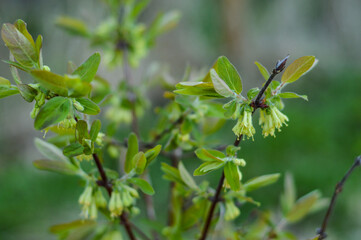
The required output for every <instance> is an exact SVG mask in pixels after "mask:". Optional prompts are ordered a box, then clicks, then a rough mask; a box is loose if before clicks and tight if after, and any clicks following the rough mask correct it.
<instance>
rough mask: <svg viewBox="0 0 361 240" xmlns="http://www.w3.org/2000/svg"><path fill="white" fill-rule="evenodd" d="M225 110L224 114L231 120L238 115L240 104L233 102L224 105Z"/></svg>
mask: <svg viewBox="0 0 361 240" xmlns="http://www.w3.org/2000/svg"><path fill="white" fill-rule="evenodd" d="M223 108H224V109H225V110H226V111H225V112H224V116H225V117H226V118H230V117H232V116H233V115H234V114H235V113H236V111H237V108H238V103H237V101H236V100H232V101H231V102H228V103H226V104H224V105H223Z"/></svg>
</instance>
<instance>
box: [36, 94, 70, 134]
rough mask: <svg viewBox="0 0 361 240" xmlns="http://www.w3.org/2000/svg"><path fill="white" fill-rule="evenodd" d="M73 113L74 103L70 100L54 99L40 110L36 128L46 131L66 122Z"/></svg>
mask: <svg viewBox="0 0 361 240" xmlns="http://www.w3.org/2000/svg"><path fill="white" fill-rule="evenodd" d="M71 111H72V102H71V101H70V99H68V98H64V97H54V98H52V99H50V100H49V101H48V102H47V103H45V105H44V106H42V107H41V108H40V111H39V113H38V115H37V116H36V118H35V122H34V127H35V129H37V130H41V129H44V128H46V127H49V126H50V125H53V124H55V123H58V122H60V121H62V120H64V119H65V118H66V117H67V116H68V114H69V113H71Z"/></svg>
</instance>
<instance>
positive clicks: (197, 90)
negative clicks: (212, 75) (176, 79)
mask: <svg viewBox="0 0 361 240" xmlns="http://www.w3.org/2000/svg"><path fill="white" fill-rule="evenodd" d="M176 88H177V90H175V91H174V92H175V93H178V94H183V95H195V96H205V97H212V98H223V96H222V95H220V94H218V93H217V92H216V91H215V89H214V86H213V83H211V82H180V83H178V84H177V85H176Z"/></svg>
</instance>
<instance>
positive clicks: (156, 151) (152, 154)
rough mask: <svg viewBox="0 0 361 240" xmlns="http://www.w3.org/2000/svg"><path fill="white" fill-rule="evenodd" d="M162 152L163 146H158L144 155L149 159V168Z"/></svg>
mask: <svg viewBox="0 0 361 240" xmlns="http://www.w3.org/2000/svg"><path fill="white" fill-rule="evenodd" d="M161 150H162V145H157V146H155V147H154V148H152V149H149V150H148V151H146V152H145V153H144V155H145V157H146V158H147V166H148V165H149V164H150V163H151V162H152V161H153V160H154V159H155V158H156V157H157V156H158V155H159V153H160V151H161Z"/></svg>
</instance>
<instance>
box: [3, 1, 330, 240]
mask: <svg viewBox="0 0 361 240" xmlns="http://www.w3.org/2000/svg"><path fill="white" fill-rule="evenodd" d="M106 2H107V4H108V6H109V7H110V9H111V11H110V13H111V14H110V16H109V19H107V20H105V21H104V22H103V23H101V24H100V25H99V26H98V27H97V28H96V29H95V30H94V31H91V30H90V29H89V28H88V27H86V25H85V24H84V23H83V22H82V21H80V20H77V19H73V18H70V17H60V18H59V19H58V20H57V24H58V25H59V26H61V27H62V28H65V29H66V30H68V31H69V32H71V33H73V34H76V35H80V36H83V37H86V38H88V39H89V40H90V43H91V45H92V46H99V47H101V48H102V49H103V50H104V54H105V59H106V61H105V62H106V63H107V65H108V66H123V67H124V79H122V81H121V82H120V84H119V87H118V88H117V89H115V90H113V89H111V87H110V84H109V83H108V81H107V80H105V79H104V78H102V77H101V76H99V75H98V74H97V70H98V67H99V65H100V62H101V56H100V54H99V53H94V54H93V55H91V56H90V57H89V58H88V59H87V60H85V61H84V62H83V63H82V64H81V65H80V66H76V65H75V64H74V63H72V62H69V67H68V72H67V73H65V74H61V75H60V74H56V73H54V72H52V71H51V69H50V67H49V66H47V65H44V63H43V59H42V37H41V36H38V37H37V39H36V41H34V40H33V37H32V36H31V34H30V33H29V32H28V31H27V29H26V24H25V23H24V22H23V21H22V20H17V21H16V22H15V23H14V24H10V23H5V24H4V25H3V27H2V30H1V35H2V39H3V41H4V42H5V45H6V46H7V47H8V48H9V50H10V59H9V60H8V61H7V63H8V64H9V66H10V70H11V73H12V77H13V81H14V83H15V85H11V83H10V81H9V80H7V79H5V78H0V98H3V97H7V96H11V95H15V94H20V95H21V96H22V98H23V99H24V100H25V101H27V102H33V103H34V108H33V110H32V112H31V114H30V115H31V117H32V118H33V119H34V128H35V129H37V130H41V131H44V133H47V132H49V135H50V136H49V135H47V136H46V138H47V141H44V140H41V139H39V138H37V139H36V140H35V145H36V147H37V148H38V150H39V151H40V152H41V153H42V154H43V155H44V157H45V158H46V159H41V160H36V161H34V165H35V167H37V168H38V169H41V170H47V171H53V172H57V173H61V174H67V175H75V176H78V177H79V178H80V179H81V183H82V188H83V190H82V193H81V194H80V196H79V199H78V202H79V204H80V205H81V217H82V220H76V221H74V222H71V223H65V224H60V225H56V226H53V227H52V228H51V231H52V232H53V233H55V234H57V235H58V236H59V239H85V238H86V237H91V239H103V240H105V239H122V236H123V235H126V234H127V235H128V236H129V237H130V239H135V236H134V233H132V231H133V230H132V228H133V227H134V225H133V227H132V224H130V223H129V219H131V218H132V217H133V216H136V215H138V214H140V209H139V208H138V207H137V199H139V198H145V199H148V200H149V196H145V195H144V196H143V195H141V193H140V192H139V190H140V191H141V192H143V193H144V194H147V195H153V194H154V193H155V190H154V189H153V187H152V186H151V181H150V179H149V175H148V173H147V172H148V171H147V169H148V167H149V165H150V164H153V163H154V160H155V159H156V158H157V157H158V155H163V156H164V157H168V158H170V159H172V161H171V164H167V163H166V162H165V161H163V162H162V163H161V169H162V171H163V172H164V175H163V178H164V179H166V180H168V181H170V182H171V183H172V184H171V189H170V192H171V197H170V201H169V203H170V212H169V216H168V217H169V219H168V223H167V224H164V223H161V222H160V221H158V222H157V223H159V225H160V226H161V227H160V228H155V229H156V230H159V231H158V234H156V235H155V236H157V237H159V236H162V237H164V238H165V239H182V238H186V237H188V238H194V236H196V237H201V238H202V237H205V236H200V235H199V233H200V232H201V230H202V229H203V225H204V222H205V221H206V220H207V218H208V219H209V209H210V206H211V204H213V203H214V204H217V203H218V205H219V213H217V214H216V215H215V216H214V219H213V221H212V223H213V224H214V225H215V224H217V226H218V225H219V224H220V225H224V226H226V227H225V228H224V229H223V230H217V231H214V232H213V235H214V236H215V237H216V238H218V239H226V238H227V239H263V238H264V237H266V236H268V237H267V238H269V239H294V236H293V235H292V234H291V233H288V232H286V231H284V229H283V228H284V226H285V225H286V224H287V223H294V222H297V221H299V220H300V219H302V218H303V217H304V216H306V214H308V213H310V212H312V211H315V210H316V209H319V208H320V207H321V206H322V205H324V202H325V200H323V199H320V194H319V193H318V192H317V191H314V192H311V193H309V194H308V195H306V196H304V197H302V198H300V199H298V200H297V201H296V192H295V187H294V184H293V181H292V177H291V176H289V175H287V176H286V178H285V191H284V193H283V195H282V197H281V205H282V214H281V216H282V217H281V219H279V215H278V214H276V213H271V212H268V211H265V212H261V213H259V214H258V218H257V219H256V220H255V221H253V222H250V223H247V224H245V226H244V228H241V229H239V228H229V227H230V226H232V222H231V220H234V219H236V218H237V217H238V216H239V215H240V213H241V210H240V209H241V207H242V205H243V204H246V203H251V204H254V205H255V206H259V205H260V203H259V202H257V201H255V200H254V199H252V198H251V197H250V196H249V193H250V192H252V191H254V190H257V189H259V188H261V187H265V186H267V185H270V184H272V183H274V182H276V181H277V180H278V178H279V177H280V174H278V173H275V174H267V175H263V176H257V177H255V178H252V179H249V180H246V181H244V180H243V179H242V171H241V169H245V166H246V160H245V159H243V158H240V157H238V152H239V151H240V147H238V143H239V141H240V140H241V139H242V137H243V136H247V138H252V139H254V138H255V136H256V130H255V128H254V121H253V118H254V112H255V111H256V109H260V115H259V125H260V126H261V128H262V134H263V136H264V137H267V136H274V137H275V133H276V130H278V131H280V129H281V127H282V126H284V125H286V126H287V122H288V121H289V119H288V117H287V116H286V115H285V114H284V113H282V112H281V111H282V110H283V108H284V103H283V99H286V98H303V99H305V100H307V97H306V96H304V95H298V94H296V93H293V92H283V89H284V87H286V86H287V85H288V84H290V83H292V82H294V81H296V80H298V79H299V78H300V77H301V76H302V75H304V74H305V73H307V72H308V71H309V70H310V69H311V68H312V67H313V66H314V65H315V64H316V62H317V61H316V59H315V57H314V56H305V57H301V58H298V59H297V60H295V61H294V62H293V63H292V64H290V65H289V67H287V68H286V69H285V70H284V73H283V75H282V78H281V81H276V80H273V81H272V79H273V77H275V76H276V75H277V74H279V73H280V72H281V71H282V70H283V68H284V65H285V62H286V60H287V58H288V57H287V58H286V59H284V60H283V61H281V62H278V63H277V65H276V67H275V68H274V69H273V70H272V72H271V74H270V73H269V72H268V70H267V69H266V68H265V67H264V66H262V65H261V64H260V63H258V62H256V65H257V67H258V69H259V70H260V72H261V74H262V76H263V77H264V78H265V80H266V82H265V84H264V85H263V87H262V89H259V88H252V89H250V90H249V91H248V92H247V93H246V94H243V95H242V92H243V87H242V79H241V76H240V75H239V73H238V72H237V70H236V68H235V67H234V66H233V65H232V64H231V63H230V61H229V60H228V59H227V58H226V57H223V56H222V57H219V58H218V60H217V61H216V62H215V64H214V65H213V67H212V68H211V69H210V71H209V72H208V73H207V75H206V76H205V77H202V78H201V79H202V80H201V81H192V79H190V78H189V75H186V76H185V78H184V79H183V81H182V82H180V83H178V84H177V85H176V86H175V88H174V87H170V88H169V87H168V89H167V91H165V94H164V96H165V97H166V98H167V99H168V100H169V103H168V104H167V105H166V106H164V107H157V108H156V112H157V113H158V115H159V118H158V123H157V125H156V126H155V127H154V130H153V131H152V132H149V133H142V134H139V129H138V128H137V124H136V123H137V121H138V118H140V117H142V116H143V113H144V111H145V108H146V107H148V106H149V104H147V102H148V101H147V99H146V96H145V92H146V89H147V87H149V85H147V84H142V86H141V87H134V85H132V82H131V79H130V76H129V73H127V72H129V71H131V70H130V69H129V68H127V66H128V63H130V65H131V66H133V67H136V66H138V64H139V61H140V60H141V59H142V58H143V57H144V56H145V55H146V53H147V52H148V50H149V49H150V47H151V46H152V45H153V44H154V42H155V38H156V37H157V36H158V35H160V34H161V33H163V32H165V31H166V30H168V29H170V28H171V27H172V26H173V25H174V24H175V23H176V21H177V19H178V14H177V13H174V12H172V13H169V14H165V15H162V14H160V15H159V16H158V17H157V18H156V19H155V20H154V22H153V23H152V24H151V25H150V26H149V27H146V26H145V25H144V24H142V23H139V22H138V21H137V17H138V16H139V14H140V13H141V12H142V10H143V9H144V8H145V7H146V5H147V3H148V1H146V0H140V1H136V0H127V1H106ZM119 9H120V10H121V11H119ZM19 70H21V71H24V72H26V73H28V74H29V76H31V77H32V81H31V82H30V83H26V82H25V81H24V82H23V80H22V79H21V78H20V76H19V73H18V71H19ZM268 84H269V85H268ZM224 99H227V100H226V101H225V100H224ZM99 105H101V106H102V109H103V108H104V109H105V114H104V117H105V119H107V120H106V121H104V122H106V123H107V126H102V123H101V121H100V120H99V119H92V118H91V116H95V115H98V114H99V113H100V107H99ZM91 119H92V120H91ZM226 120H237V122H236V123H235V125H234V127H233V129H232V130H233V132H234V134H235V135H236V142H237V144H234V145H228V146H227V145H226V146H224V144H221V143H220V142H209V141H208V137H209V136H210V135H212V134H214V133H215V132H218V131H219V130H220V129H221V127H222V126H223V125H224V123H225V122H226ZM129 125H132V126H129ZM119 126H126V129H130V128H131V129H132V131H130V130H129V131H128V132H130V133H129V135H127V136H119V135H117V129H118V128H119ZM140 136H146V137H143V138H141V137H140ZM44 138H45V135H44ZM243 151H245V150H243ZM121 152H124V154H121ZM187 153H188V154H190V156H191V157H189V158H192V159H194V158H195V156H196V157H197V158H198V159H200V160H201V161H202V164H201V165H200V166H199V167H198V168H196V169H195V170H194V173H193V176H200V175H205V174H208V173H211V172H213V171H216V170H218V169H221V171H222V172H223V173H224V177H225V181H224V182H221V183H223V184H222V185H221V188H222V197H221V199H220V200H219V201H218V202H216V200H212V199H213V197H214V195H215V192H216V191H218V190H215V189H214V188H212V187H211V186H210V185H209V183H208V181H203V182H200V183H199V182H197V181H196V179H195V178H193V176H192V175H191V174H190V173H189V171H188V170H187V168H186V166H185V164H184V163H183V161H184V160H185V159H186V158H187V157H186V154H187ZM193 153H194V154H195V156H194V155H193ZM103 156H108V157H109V158H105V159H103ZM119 158H120V159H121V161H120V162H121V163H122V171H121V172H118V171H115V170H114V169H110V168H106V167H104V166H103V164H104V160H106V161H113V160H114V159H119ZM93 160H94V163H93V164H89V162H93ZM181 160H182V161H181ZM222 181H223V180H222ZM80 192H81V191H80ZM147 208H148V209H147V210H150V211H151V209H149V208H152V206H149V205H147ZM98 213H102V215H104V216H105V218H104V219H106V221H96V220H97V219H99V214H98ZM148 217H149V218H153V219H151V220H153V221H156V219H155V217H154V216H149V215H148ZM212 217H213V216H212V214H211V215H210V218H211V219H212ZM223 219H224V220H226V222H224V221H223ZM119 221H120V222H121V223H122V224H124V225H125V227H126V233H125V232H123V231H122V230H121V228H120V227H119V226H118V223H119ZM151 226H152V225H151ZM217 229H220V228H219V227H217ZM230 229H232V230H230ZM147 234H148V233H147ZM142 235H143V234H140V236H142ZM202 239H203V238H202Z"/></svg>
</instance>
